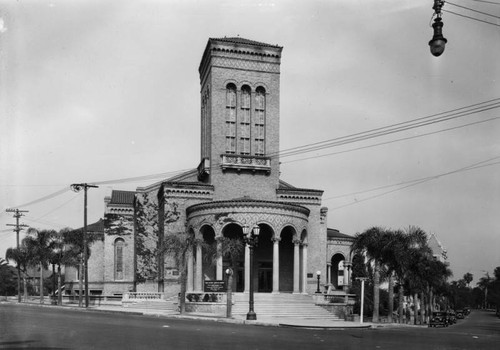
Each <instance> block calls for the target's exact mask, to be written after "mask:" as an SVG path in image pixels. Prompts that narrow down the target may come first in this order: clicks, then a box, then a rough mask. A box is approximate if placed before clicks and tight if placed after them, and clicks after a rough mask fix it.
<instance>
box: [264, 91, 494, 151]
mask: <svg viewBox="0 0 500 350" xmlns="http://www.w3.org/2000/svg"><path fill="white" fill-rule="evenodd" d="M498 101H500V98H495V99H491V100H488V101H484V102H479V103H475V104H472V105H468V106H465V107H460V108H455V109H452V110H449V111H446V112H441V113H436V114H432V115H429V116H425V117H420V118H416V119H412V120H409V121H405V122H400V123H396V124H391V125H387V126H383V127H379V128H375V129H371V130H366V131H363V132H359V133H355V134H351V135H347V136H343V137H338V138H334V139H329V140H324V141H320V142H316V143H311V144H308V145H304V146H297V147H293V148H289V149H285V150H281V151H279V152H278V154H284V153H286V152H288V151H293V150H296V149H301V148H304V147H308V146H315V145H321V144H325V143H329V142H331V141H337V140H342V139H347V138H351V137H353V136H359V135H364V134H369V133H373V132H376V131H383V130H385V129H389V128H392V127H396V126H402V125H405V124H410V123H415V122H419V121H424V120H426V119H431V118H435V117H438V116H442V115H446V114H452V113H455V112H459V111H463V110H465V109H471V108H481V107H484V106H482V105H487V104H489V103H492V102H493V103H495V104H496V103H498ZM468 112H470V111H468ZM271 156H273V154H271Z"/></svg>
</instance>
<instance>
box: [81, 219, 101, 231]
mask: <svg viewBox="0 0 500 350" xmlns="http://www.w3.org/2000/svg"><path fill="white" fill-rule="evenodd" d="M75 231H83V227H80V228H77V229H76V230H75ZM87 232H100V233H103V232H104V220H103V219H99V221H97V222H94V223H93V224H90V225H87Z"/></svg>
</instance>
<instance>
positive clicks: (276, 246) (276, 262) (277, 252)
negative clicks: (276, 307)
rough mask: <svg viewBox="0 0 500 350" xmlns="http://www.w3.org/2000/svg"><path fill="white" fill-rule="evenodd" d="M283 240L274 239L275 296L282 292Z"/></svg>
mask: <svg viewBox="0 0 500 350" xmlns="http://www.w3.org/2000/svg"><path fill="white" fill-rule="evenodd" d="M280 240H281V238H278V237H276V238H273V294H279V292H280V246H279V242H280Z"/></svg>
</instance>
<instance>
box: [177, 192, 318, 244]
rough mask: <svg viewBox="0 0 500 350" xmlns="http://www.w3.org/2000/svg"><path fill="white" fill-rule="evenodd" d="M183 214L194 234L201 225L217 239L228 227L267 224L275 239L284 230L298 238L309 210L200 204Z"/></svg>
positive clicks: (256, 204)
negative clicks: (294, 232)
mask: <svg viewBox="0 0 500 350" xmlns="http://www.w3.org/2000/svg"><path fill="white" fill-rule="evenodd" d="M186 212H187V222H188V227H192V228H193V229H194V230H195V231H197V230H199V229H200V227H201V226H203V225H210V226H211V227H212V228H213V229H214V231H215V233H216V236H217V235H220V234H221V232H222V229H223V227H224V226H225V225H227V224H230V223H237V224H240V225H248V226H250V227H252V226H254V225H257V224H267V225H269V226H270V227H271V228H272V230H273V231H274V232H275V233H276V237H279V234H280V232H281V231H282V230H283V228H285V227H286V226H291V227H293V228H294V229H295V231H296V232H297V234H300V233H301V232H302V231H304V230H306V229H307V225H308V216H309V209H307V208H304V207H301V206H298V205H293V204H285V203H278V202H266V201H254V200H245V201H221V202H211V203H201V204H196V205H193V206H191V207H188V208H187V210H186Z"/></svg>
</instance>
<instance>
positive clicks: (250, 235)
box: [243, 225, 260, 321]
mask: <svg viewBox="0 0 500 350" xmlns="http://www.w3.org/2000/svg"><path fill="white" fill-rule="evenodd" d="M259 232H260V227H259V226H257V225H256V226H254V227H253V229H252V230H250V227H249V226H247V225H244V226H243V234H244V235H245V242H246V243H247V244H248V247H249V248H250V297H249V300H248V307H249V310H248V313H247V320H250V321H255V320H257V314H256V313H255V311H254V309H253V305H254V301H253V284H254V283H253V253H254V248H255V247H257V243H258V240H259Z"/></svg>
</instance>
